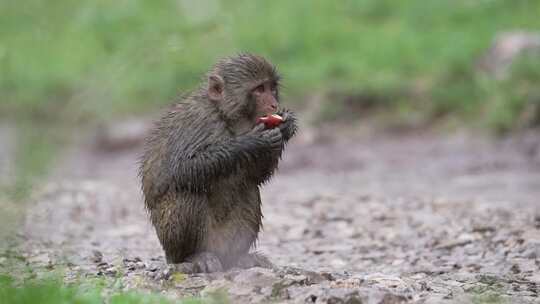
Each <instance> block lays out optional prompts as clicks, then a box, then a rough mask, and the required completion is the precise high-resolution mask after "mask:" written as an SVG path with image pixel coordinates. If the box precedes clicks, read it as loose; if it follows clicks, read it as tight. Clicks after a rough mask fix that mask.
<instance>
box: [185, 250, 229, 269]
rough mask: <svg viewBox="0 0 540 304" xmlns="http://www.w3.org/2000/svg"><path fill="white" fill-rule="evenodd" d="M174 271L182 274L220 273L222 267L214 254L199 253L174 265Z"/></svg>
mask: <svg viewBox="0 0 540 304" xmlns="http://www.w3.org/2000/svg"><path fill="white" fill-rule="evenodd" d="M175 269H176V271H179V272H182V273H201V272H221V271H223V266H222V265H221V262H220V261H219V258H218V257H217V256H216V255H215V254H213V253H211V252H201V253H197V254H194V255H192V256H191V257H189V258H188V259H187V261H186V262H184V263H180V264H175Z"/></svg>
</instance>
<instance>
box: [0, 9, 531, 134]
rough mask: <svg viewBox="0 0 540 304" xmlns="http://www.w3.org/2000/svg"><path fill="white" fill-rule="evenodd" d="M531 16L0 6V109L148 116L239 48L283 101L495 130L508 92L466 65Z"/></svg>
mask: <svg viewBox="0 0 540 304" xmlns="http://www.w3.org/2000/svg"><path fill="white" fill-rule="evenodd" d="M538 11H540V2H538V1H533V0H516V1H505V0H492V1H470V0H436V1H427V2H426V1H421V0H410V1H392V0H363V1H355V0H348V1H340V3H339V4H338V3H336V2H335V1H330V0H327V1H322V0H316V1H312V0H299V1H286V0H277V1H247V0H232V1H223V0H204V1H194V0H192V1H190V0H168V1H166V0H165V1H149V0H148V1H143V0H139V1H106V0H97V1H84V2H80V1H68V0H57V1H54V2H51V1H41V0H28V1H24V3H19V2H13V1H8V0H3V1H1V2H0V92H1V93H2V94H1V95H0V96H2V97H1V100H0V104H1V106H0V108H3V109H5V110H6V111H3V112H4V113H12V112H16V113H19V115H32V116H39V117H49V116H52V117H53V118H56V117H58V115H60V116H62V114H63V117H64V118H65V119H68V118H69V119H73V120H75V121H79V120H81V119H90V120H95V119H109V118H111V117H114V116H115V115H118V114H119V113H126V112H137V111H145V110H147V109H150V108H151V109H156V108H158V107H159V105H160V104H164V103H168V102H170V100H171V99H172V98H173V96H175V95H176V93H177V92H179V91H182V90H187V89H191V88H193V86H194V85H195V84H196V83H197V82H198V81H199V79H200V75H201V74H202V73H203V72H204V71H205V70H206V69H207V68H208V67H209V66H210V65H211V64H212V63H213V62H214V61H215V59H216V58H218V57H221V56H224V55H229V54H234V53H236V52H239V51H252V52H257V53H261V54H263V55H266V56H268V57H269V58H271V59H272V61H274V62H275V63H276V64H277V65H278V66H279V67H280V69H281V71H282V73H283V74H284V75H285V84H286V87H287V92H288V94H289V96H290V97H295V96H305V95H307V94H310V93H311V92H313V91H322V92H327V91H346V92H354V93H363V92H366V91H367V92H375V93H376V94H377V95H382V96H386V95H387V92H396V91H397V92H401V93H402V94H401V95H399V96H401V97H394V94H392V95H391V97H392V100H393V102H394V103H395V104H398V105H400V106H401V107H402V108H403V104H405V105H406V106H405V108H407V106H409V107H411V108H419V109H420V110H421V111H424V112H426V113H427V115H440V114H441V113H443V114H448V113H450V114H457V115H458V116H460V115H461V114H463V113H465V115H463V117H465V118H467V117H468V115H467V114H469V113H473V116H474V117H475V118H476V117H477V115H485V117H486V121H488V122H490V124H494V125H495V126H496V127H497V126H498V124H499V123H498V122H499V121H502V123H501V125H503V128H508V125H510V127H512V126H513V124H514V122H515V121H516V120H517V119H518V117H519V114H516V112H519V109H516V108H519V107H516V106H515V105H516V104H522V103H526V101H523V98H522V97H523V96H521V95H522V94H511V93H506V92H505V90H506V86H505V83H498V82H493V83H488V84H486V85H484V83H483V82H482V81H480V80H477V79H476V77H477V76H476V75H475V74H474V72H473V71H472V67H473V65H474V62H475V60H476V59H478V57H479V56H480V55H481V54H482V53H483V52H484V51H485V50H486V48H487V47H488V46H489V45H490V43H491V41H492V39H493V38H494V35H495V34H496V33H498V32H500V31H505V30H509V29H510V30H511V29H531V30H538V29H539V28H540V18H538V14H537V12H538ZM419 87H420V88H421V90H420V91H421V92H422V94H421V96H420V98H418V97H417V96H416V95H415V94H410V92H416V91H417V89H418V88H419ZM486 91H487V92H486ZM520 92H521V91H520ZM413 95H414V96H413ZM520 98H521V99H520ZM418 99H420V100H421V101H422V103H420V104H418V103H419V101H418ZM515 99H520V100H515ZM527 102H528V101H527ZM424 103H425V104H424ZM486 108H487V109H486ZM8 111H9V112H8ZM475 120H476V119H475Z"/></svg>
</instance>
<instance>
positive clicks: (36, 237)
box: [0, 131, 540, 304]
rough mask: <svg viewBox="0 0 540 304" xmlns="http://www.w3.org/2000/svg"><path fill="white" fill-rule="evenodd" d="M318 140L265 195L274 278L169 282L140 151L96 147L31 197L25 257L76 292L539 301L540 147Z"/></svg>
mask: <svg viewBox="0 0 540 304" xmlns="http://www.w3.org/2000/svg"><path fill="white" fill-rule="evenodd" d="M307 134H311V135H313V134H315V135H317V136H315V137H312V136H310V137H309V139H308V136H307ZM321 134H323V133H319V132H318V131H311V132H306V133H305V136H304V137H300V138H298V139H297V140H296V141H294V142H293V143H291V144H290V146H289V147H288V150H287V151H286V156H285V158H284V160H283V162H282V164H281V169H280V171H279V173H278V174H277V175H276V176H275V178H274V179H273V180H272V182H271V183H270V184H269V185H267V186H265V187H264V188H263V194H262V196H263V204H264V214H265V219H264V232H263V233H262V234H261V235H260V238H259V243H258V247H257V250H258V251H260V252H263V253H265V254H267V255H268V257H269V258H270V259H271V260H272V261H273V262H275V264H276V268H275V269H261V268H253V269H248V270H234V269H233V270H231V271H228V272H226V273H217V274H199V275H191V276H186V275H182V274H177V273H173V272H172V271H171V270H170V269H168V268H167V267H166V265H165V263H164V257H163V252H162V251H161V248H160V246H159V243H158V241H157V238H156V236H155V234H154V231H153V229H152V227H151V226H150V225H149V223H148V220H147V215H146V213H145V210H144V209H143V204H142V197H141V192H140V190H139V184H138V179H137V175H136V168H137V155H138V153H139V152H138V150H139V149H138V148H137V149H127V150H126V149H120V150H115V151H112V152H111V151H108V152H107V151H103V150H100V149H99V148H98V147H96V145H95V143H94V142H91V143H87V144H83V145H80V146H78V147H76V148H75V149H74V150H73V151H72V152H71V153H68V155H69V157H68V158H67V159H66V161H65V162H64V164H63V165H62V166H61V167H60V168H59V169H58V170H57V171H56V172H55V173H54V174H53V177H52V178H51V180H50V182H48V183H47V184H46V185H45V186H44V188H43V189H42V190H41V191H40V192H39V193H37V194H36V195H35V201H36V204H35V205H34V206H35V207H33V208H32V210H30V212H29V213H28V216H27V220H26V224H25V231H24V233H23V234H22V235H21V236H20V238H22V239H23V240H24V242H23V244H22V245H21V246H20V247H19V248H18V249H17V250H19V251H20V252H21V253H22V255H23V256H24V258H25V259H26V261H27V262H28V263H29V264H30V265H31V266H32V267H33V268H34V269H43V271H44V272H45V271H47V270H50V269H57V268H58V269H60V268H61V269H64V270H65V280H66V281H71V280H77V279H79V278H81V277H85V278H105V279H106V280H109V281H114V282H115V284H114V285H113V287H111V289H113V288H116V289H135V290H140V291H159V292H162V293H163V294H165V295H167V296H168V297H171V298H175V297H180V296H187V295H196V296H198V295H202V296H205V295H212V294H215V293H216V292H219V291H220V290H225V291H226V292H227V294H228V295H227V297H229V299H231V302H232V303H266V302H277V303H281V302H283V303H387V304H389V303H540V300H539V299H538V293H539V292H540V290H539V289H540V286H539V284H540V161H538V157H536V156H537V155H536V154H535V153H536V152H535V151H536V150H534V148H536V147H537V146H535V145H531V144H530V143H528V140H524V139H523V138H518V137H513V138H508V139H504V140H490V139H486V138H483V137H471V136H467V135H460V134H458V135H453V136H436V135H435V134H432V133H429V132H422V133H415V134H401V135H396V134H394V135H391V134H390V135H389V134H386V135H384V134H383V135H378V136H373V135H371V136H370V135H358V136H353V135H350V134H349V135H348V136H343V138H340V139H331V140H328V139H327V138H328V137H329V136H323V135H324V134H323V135H321ZM319 135H320V136H319ZM534 138H538V137H534ZM531 147H532V148H531ZM531 151H532V152H531ZM0 262H1V261H0ZM35 275H40V274H39V271H38V273H37V274H35Z"/></svg>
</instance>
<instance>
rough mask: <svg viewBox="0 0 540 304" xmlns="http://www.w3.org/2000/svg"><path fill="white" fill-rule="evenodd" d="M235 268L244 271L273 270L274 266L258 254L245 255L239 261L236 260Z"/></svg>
mask: <svg viewBox="0 0 540 304" xmlns="http://www.w3.org/2000/svg"><path fill="white" fill-rule="evenodd" d="M236 266H237V267H240V268H244V269H245V268H252V267H262V268H274V264H272V262H270V260H269V259H268V258H267V257H266V256H264V255H263V254H262V253H259V252H253V253H247V254H245V255H243V256H241V257H240V259H238V262H237V263H236Z"/></svg>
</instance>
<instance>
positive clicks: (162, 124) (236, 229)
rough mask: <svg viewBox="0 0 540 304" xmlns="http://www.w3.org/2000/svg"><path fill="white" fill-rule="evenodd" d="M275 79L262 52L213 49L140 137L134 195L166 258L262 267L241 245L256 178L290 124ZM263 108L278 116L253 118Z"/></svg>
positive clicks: (269, 167)
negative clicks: (190, 84)
mask: <svg viewBox="0 0 540 304" xmlns="http://www.w3.org/2000/svg"><path fill="white" fill-rule="evenodd" d="M280 79H281V77H280V75H279V73H278V72H277V69H276V67H275V66H274V65H272V64H271V63H270V62H269V61H268V60H266V59H265V58H264V57H262V56H259V55H254V54H250V53H241V54H238V55H235V56H230V57H226V58H223V59H221V60H219V61H218V62H217V63H216V64H215V65H214V66H213V67H212V68H211V69H210V71H209V72H208V73H207V74H206V79H203V81H202V82H201V85H200V86H199V87H198V88H196V89H195V90H193V91H192V92H191V93H188V94H186V95H184V96H183V97H181V98H180V99H179V100H178V101H177V102H175V103H174V104H173V105H172V106H171V107H170V108H169V109H168V110H167V111H166V113H165V114H164V115H163V116H162V117H161V118H160V119H158V120H157V121H156V122H155V124H154V127H153V129H152V130H151V131H150V134H149V135H148V137H147V138H146V140H145V148H144V152H143V155H142V157H141V162H140V168H139V176H140V178H141V184H142V192H143V196H144V204H145V207H146V209H147V211H148V212H149V217H150V221H151V223H152V225H153V226H154V228H155V232H156V234H157V236H158V239H159V241H160V244H161V246H162V248H163V250H164V252H165V258H166V262H167V263H168V264H173V265H179V267H180V266H181V268H180V269H182V272H186V273H189V272H218V271H223V270H226V269H230V268H233V267H242V268H248V267H253V266H260V267H267V268H271V267H272V264H271V262H270V261H269V260H268V259H267V258H266V257H265V256H264V255H262V254H259V253H257V252H254V253H250V252H249V251H250V249H252V248H254V247H255V246H256V241H257V237H258V233H259V231H260V230H261V228H262V218H263V214H262V210H261V195H260V187H261V186H262V185H264V184H266V183H267V182H269V180H270V179H271V177H272V176H273V174H274V172H275V171H276V170H277V167H278V162H279V160H280V159H281V156H282V153H283V150H284V148H285V145H286V143H288V141H289V140H290V139H291V138H292V137H293V136H294V135H295V134H296V133H297V129H298V127H297V116H296V114H295V113H294V112H292V111H290V110H288V109H285V108H282V107H281V106H280V96H279V91H280ZM270 114H278V115H280V116H282V118H283V122H282V123H281V124H280V125H278V126H276V127H274V128H266V127H265V125H264V124H263V123H258V119H259V118H261V117H263V116H267V115H270Z"/></svg>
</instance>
